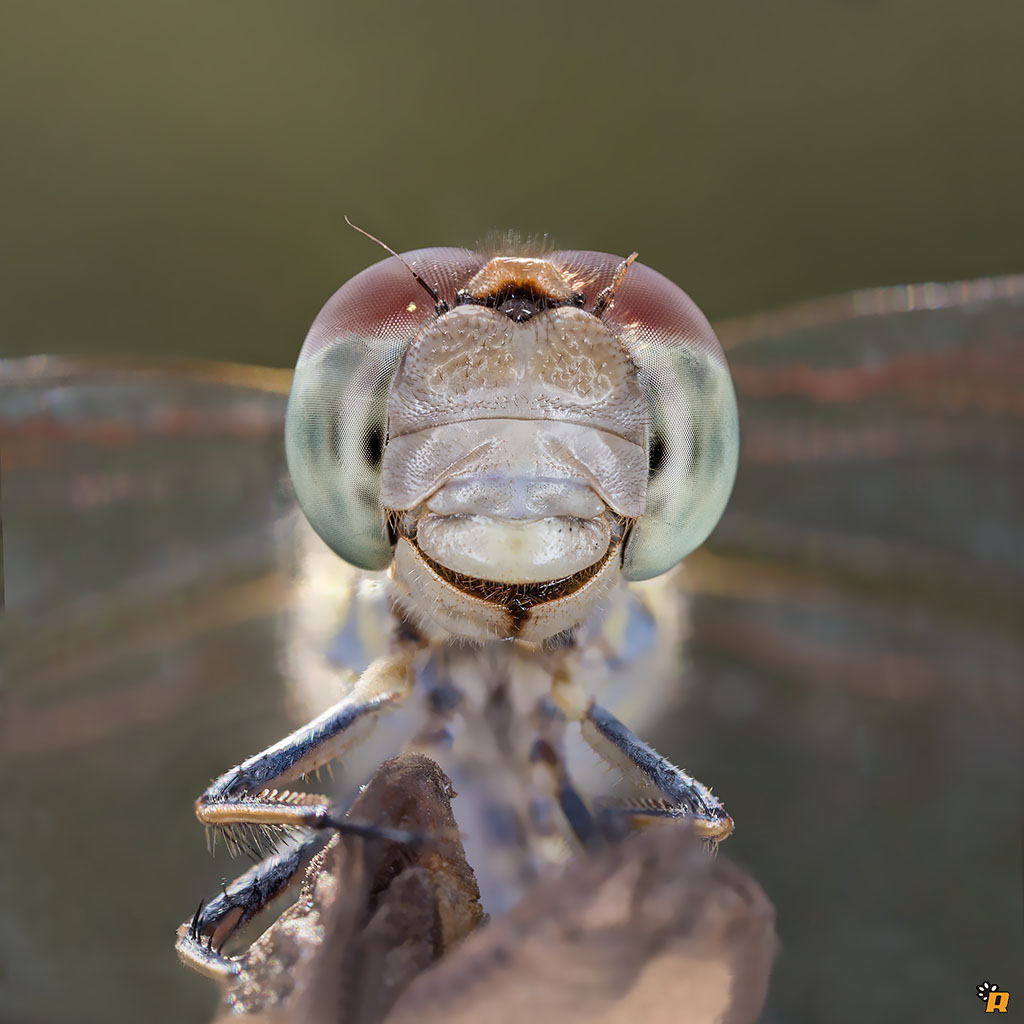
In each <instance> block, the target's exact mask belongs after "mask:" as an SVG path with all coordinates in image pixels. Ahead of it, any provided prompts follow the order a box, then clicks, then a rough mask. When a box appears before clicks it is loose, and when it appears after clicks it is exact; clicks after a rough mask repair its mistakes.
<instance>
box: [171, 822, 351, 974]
mask: <svg viewBox="0 0 1024 1024" xmlns="http://www.w3.org/2000/svg"><path fill="white" fill-rule="evenodd" d="M333 839H334V836H333V835H332V834H330V833H327V832H318V833H316V834H315V835H311V836H308V837H307V838H306V839H304V840H303V841H302V842H300V843H297V844H296V845H295V846H293V847H291V848H289V849H286V850H282V851H281V852H280V853H277V854H274V856H272V857H267V859H266V860H263V861H261V862H260V863H259V864H257V865H255V866H254V867H252V868H250V869H249V870H248V871H246V872H245V874H243V875H239V876H238V878H236V879H235V880H234V881H233V882H232V883H231V884H230V885H228V886H225V887H224V891H223V892H222V893H221V894H220V895H219V896H216V897H214V898H213V899H212V900H210V902H209V903H206V904H203V903H200V904H199V909H198V910H196V912H195V914H194V916H193V917H192V919H191V920H189V921H185V922H184V923H183V924H182V925H181V926H180V927H179V928H178V938H177V942H176V943H175V948H176V949H177V952H178V956H179V958H180V959H181V961H182V962H183V963H184V964H186V965H187V966H188V967H191V968H192V969H193V970H196V971H199V973H200V974H205V975H206V976H207V977H209V978H214V979H221V978H225V977H227V976H229V975H231V974H234V973H236V972H237V970H238V965H237V963H236V962H235V961H234V960H231V959H229V958H228V957H226V956H224V955H223V954H222V952H221V951H222V950H223V948H224V946H225V944H226V943H227V942H228V940H229V939H231V938H232V937H233V936H234V935H236V934H238V933H239V932H241V931H242V930H243V929H244V928H245V927H246V925H248V924H249V922H250V921H252V920H253V918H255V917H256V916H257V915H258V914H260V913H261V912H262V911H263V910H265V909H266V908H267V907H268V906H269V905H270V904H271V903H272V902H273V901H274V900H275V899H276V898H277V897H279V896H281V895H282V894H283V893H285V892H286V891H287V890H288V889H290V888H291V887H292V885H293V884H294V882H295V880H296V878H297V877H299V875H300V874H301V873H303V872H305V870H306V869H307V868H308V867H309V865H310V863H311V862H312V861H313V859H314V858H315V857H316V856H317V855H318V854H319V853H320V852H321V851H322V850H324V849H326V847H327V846H328V845H329V844H330V843H331V841H332V840H333Z"/></svg>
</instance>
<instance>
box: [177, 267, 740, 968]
mask: <svg viewBox="0 0 1024 1024" xmlns="http://www.w3.org/2000/svg"><path fill="white" fill-rule="evenodd" d="M635 260H636V253H633V254H632V255H631V256H628V257H626V258H625V259H621V258H618V257H615V256H612V255H609V254H594V253H584V252H573V251H564V252H553V253H550V254H547V255H538V254H537V253H536V252H533V251H527V252H525V253H521V252H517V251H512V252H509V251H503V252H501V253H499V254H498V255H493V256H490V257H488V256H485V255H482V254H479V253H475V252H472V251H467V250H460V249H455V250H449V249H436V250H427V251H416V252H411V253H407V254H406V255H404V256H399V255H397V254H394V255H392V256H391V258H389V259H387V260H384V261H382V262H380V263H378V264H377V265H375V266H374V267H371V268H369V269H368V270H367V271H365V272H364V273H363V274H360V275H358V276H356V277H355V278H354V279H353V280H352V281H350V282H348V283H347V284H346V285H344V286H343V287H342V288H341V289H339V291H338V292H337V293H336V294H335V295H334V296H333V298H332V299H331V300H329V301H328V303H327V304H326V306H325V307H324V308H323V309H322V310H321V312H320V314H319V316H318V317H317V318H316V320H315V321H314V323H313V326H312V327H311V328H310V331H309V334H308V335H307V338H306V341H305V344H304V345H303V349H302V352H301V354H300V356H299V362H298V366H297V368H296V372H295V376H294V380H293V382H292V388H291V393H290V397H289V401H288V413H287V416H286V424H285V450H286V454H287V460H288V468H289V471H290V476H291V480H292V483H293V486H294V489H295V492H296V496H297V499H298V503H299V506H300V508H301V510H302V512H303V513H304V515H305V517H306V519H307V520H308V521H309V523H310V524H311V526H312V527H313V529H314V530H315V532H316V534H317V535H318V536H319V538H320V539H321V540H322V541H323V542H324V543H325V544H326V545H327V547H328V548H329V549H330V550H331V551H333V552H334V553H335V555H337V556H340V558H341V559H342V560H343V561H344V562H345V563H347V564H348V565H350V566H352V567H353V568H354V569H356V570H362V574H356V575H353V574H351V573H349V574H347V578H346V576H341V577H339V579H338V580H337V582H336V583H334V584H329V585H328V588H329V590H330V591H334V592H338V593H341V592H345V591H348V592H349V593H350V594H351V595H352V596H351V599H350V601H349V606H348V607H347V608H344V609H343V608H341V607H337V608H336V611H337V612H338V619H339V621H337V622H335V623H334V624H333V625H332V632H333V633H334V636H333V638H332V639H330V646H331V647H332V648H333V649H334V650H335V652H336V657H341V659H342V660H343V663H344V664H343V670H344V671H347V672H349V673H350V674H351V675H350V678H349V679H348V680H347V685H346V686H345V687H344V692H343V694H342V696H341V697H340V699H339V700H338V701H337V702H336V703H334V704H333V705H332V706H330V707H329V708H328V709H327V710H325V711H322V712H321V713H320V714H319V715H317V716H316V717H315V718H313V719H312V720H311V721H310V722H308V723H307V724H305V725H303V726H301V727H300V728H299V729H297V730H295V731H294V732H293V733H291V734H290V735H289V736H287V737H285V738H284V739H282V740H280V741H278V742H277V743H275V744H273V745H271V746H270V747H268V748H266V749H265V750H263V751H262V752H259V753H257V754H255V755H253V756H251V757H249V758H247V759H246V760H245V761H243V762H241V763H240V764H238V765H237V766H236V767H234V768H232V769H231V770H229V771H228V772H226V773H224V774H223V775H221V776H220V777H219V778H218V779H216V780H215V781H214V782H213V783H212V784H211V785H210V786H209V787H208V788H207V789H206V790H205V791H204V792H203V794H202V795H201V796H200V797H199V799H198V800H197V801H196V815H197V817H198V818H199V820H200V821H201V822H203V823H204V824H205V825H207V826H208V827H209V828H210V829H211V833H212V835H213V837H214V838H216V837H217V835H218V832H220V833H222V834H223V836H224V837H225V839H226V840H227V842H228V843H229V844H231V845H234V846H239V845H242V846H245V847H248V848H249V849H250V850H251V851H253V852H258V851H259V850H260V839H261V838H262V836H263V835H264V834H265V831H266V830H267V829H268V828H270V829H274V828H277V829H281V828H287V829H301V830H303V831H304V832H308V833H310V834H309V835H308V836H306V837H305V838H303V839H301V840H300V841H299V842H298V843H297V845H295V846H293V847H291V848H289V850H288V851H287V852H286V853H275V854H273V855H270V856H268V857H267V859H266V860H265V861H263V862H262V863H261V864H260V866H259V867H257V868H256V869H254V870H253V871H250V872H247V873H246V875H245V876H244V878H240V879H238V880H237V881H236V882H235V883H234V884H233V886H232V887H231V890H230V891H227V890H225V892H224V893H223V894H222V895H221V896H220V897H217V898H216V899H214V900H212V901H211V902H210V903H209V904H207V905H206V907H205V908H204V909H202V910H200V911H198V912H197V914H196V916H195V918H194V919H193V921H191V922H190V923H189V924H188V925H187V926H183V929H182V931H181V933H180V937H179V942H178V951H179V954H180V955H181V957H182V959H183V960H184V961H185V962H186V963H187V964H189V965H190V966H193V967H196V968H197V969H198V970H201V971H204V972H206V973H209V974H211V975H214V976H220V975H227V974H229V973H231V972H233V971H235V970H236V965H235V964H234V963H233V962H232V961H231V960H229V959H227V958H226V957H225V956H223V955H222V953H221V949H222V947H223V945H224V944H225V942H226V941H227V939H228V938H229V937H230V936H231V935H232V934H233V932H234V931H235V930H236V929H240V928H242V927H244V926H245V925H246V924H247V923H248V922H249V921H250V920H252V919H253V918H255V917H256V916H257V915H258V914H259V913H260V912H262V911H263V910H264V909H265V908H266V905H267V903H268V901H269V900H270V899H271V898H272V897H275V896H277V895H278V894H279V893H280V892H282V891H283V890H285V889H286V888H287V887H288V886H290V885H291V884H292V883H293V882H294V880H295V879H296V878H297V877H299V876H300V875H301V873H302V872H305V871H306V870H307V868H308V867H309V865H310V863H311V862H312V860H313V859H314V858H315V857H317V856H319V855H320V853H321V852H322V851H323V850H324V848H325V845H326V844H327V843H328V842H329V841H330V840H331V839H333V837H334V836H335V835H336V834H337V833H339V832H343V831H352V830H359V831H360V832H364V833H366V834H371V833H374V832H376V833H377V834H380V833H381V830H380V829H379V828H377V829H375V828H374V826H373V825H372V824H370V825H367V824H358V823H356V822H353V821H352V820H350V819H348V818H344V817H343V816H342V814H341V813H340V812H339V810H338V808H337V805H336V803H335V802H334V801H332V800H331V798H330V797H329V796H326V795H321V794H311V793H309V792H307V791H305V790H295V789H293V788H292V785H291V784H292V783H294V782H296V780H304V779H305V778H306V776H307V775H308V774H310V773H311V772H313V771H315V770H317V769H319V768H321V767H323V766H324V765H327V764H330V763H332V762H334V761H337V760H342V761H344V759H345V756H346V755H347V753H348V752H349V751H350V750H351V749H352V748H353V747H355V746H357V745H359V744H361V743H363V742H365V741H366V736H367V734H368V733H369V731H370V730H371V729H372V727H373V726H375V725H376V724H377V722H378V721H379V720H380V719H381V718H385V717H392V716H395V717H404V718H405V719H406V722H405V728H406V730H407V732H408V737H407V739H406V743H405V744H403V745H407V744H409V743H411V744H412V746H414V747H415V748H416V749H418V750H421V751H425V752H429V753H431V754H432V756H435V757H437V758H438V759H439V760H441V761H442V764H443V765H444V767H445V768H446V771H447V772H448V775H449V776H450V777H451V778H452V781H453V783H454V785H455V787H456V789H457V790H459V791H462V792H465V793H467V794H469V793H472V794H474V795H475V794H478V793H479V794H481V795H480V796H479V797H478V798H477V802H478V803H479V813H478V814H477V815H476V817H475V819H474V820H473V821H472V822H471V823H470V824H468V826H467V825H466V824H465V820H466V819H465V816H466V814H467V813H469V811H468V808H467V811H464V812H463V828H464V829H465V831H466V832H467V834H468V835H469V836H471V837H474V845H478V846H479V848H478V849H475V850H471V851H470V862H471V863H473V864H475V865H477V868H476V870H477V876H478V879H479V882H480V886H481V888H482V890H483V894H484V906H485V907H486V908H488V909H489V910H490V911H491V912H492V913H493V912H500V911H503V910H506V909H508V908H509V907H510V906H512V905H514V904H515V903H516V902H518V901H519V899H520V898H521V896H522V893H523V892H524V891H525V888H526V887H527V886H529V885H530V884H531V883H533V882H534V881H535V880H536V879H537V878H538V877H540V876H541V874H542V873H543V870H544V866H545V864H546V863H547V862H549V861H551V860H552V859H555V860H556V862H558V861H559V860H564V859H565V855H564V852H563V851H565V850H567V849H574V848H575V847H580V848H586V847H587V846H589V845H590V844H591V843H592V841H593V839H594V835H595V831H596V830H599V829H600V828H601V824H600V822H599V820H597V819H595V816H594V815H593V814H592V813H591V810H590V806H589V802H588V801H587V800H586V799H585V797H584V796H582V795H581V792H580V788H579V787H578V785H577V782H576V781H575V773H574V772H573V770H572V767H571V765H570V762H569V756H568V751H567V748H568V744H567V742H566V732H567V729H568V727H570V726H576V727H577V728H578V731H579V733H580V735H581V736H582V737H583V738H584V739H585V741H586V742H587V743H588V744H589V746H590V747H591V748H592V749H593V750H594V751H595V752H596V753H598V754H599V755H600V756H601V757H602V758H603V759H604V760H605V761H606V762H608V764H609V765H610V766H615V767H619V766H621V767H622V769H623V770H624V771H627V772H631V773H632V774H633V775H634V776H635V778H636V781H637V782H638V783H640V784H646V786H647V788H648V790H649V791H650V792H649V795H648V797H647V798H645V799H637V800H633V801H625V800H623V801H620V802H619V803H618V810H619V812H620V817H622V818H626V817H628V819H629V820H630V823H631V824H633V823H635V822H643V821H645V820H646V821H653V820H658V819H668V820H682V819H685V820H686V822H687V824H688V825H690V826H691V827H693V828H695V829H696V830H697V831H698V832H699V833H700V835H701V836H702V837H703V838H704V839H706V840H707V841H708V843H709V844H711V845H714V844H717V842H718V841H720V840H721V839H724V838H725V837H726V836H728V835H729V834H730V832H731V831H732V828H733V823H732V819H731V818H730V817H729V815H728V813H727V812H726V811H725V809H724V807H723V806H722V804H721V802H720V801H719V800H718V798H717V797H716V796H714V795H713V794H712V792H711V790H710V789H709V788H708V787H706V786H704V785H703V784H702V783H700V782H699V781H697V780H696V779H695V778H693V777H692V776H690V775H689V774H687V773H686V772H685V771H683V770H682V769H679V768H676V767H675V766H673V765H672V764H671V763H670V762H669V761H668V760H667V759H666V758H664V757H662V756H661V755H659V754H658V753H657V752H656V751H655V750H654V749H653V748H651V747H650V746H649V745H648V744H646V743H645V742H644V741H643V740H641V739H640V738H639V737H638V736H637V735H636V733H634V732H633V731H632V730H631V729H630V728H629V727H628V726H627V725H625V724H624V723H623V722H622V721H621V720H620V719H619V718H618V717H617V716H616V715H615V714H614V713H613V711H612V710H610V709H609V707H608V705H607V704H606V703H598V701H597V699H596V698H595V691H599V692H601V693H604V692H607V691H613V690H615V689H621V688H622V687H624V686H635V685H636V681H637V679H640V678H643V679H650V680H651V681H652V684H653V685H652V691H653V690H654V689H656V688H657V689H663V688H664V683H659V681H658V679H657V675H658V674H659V673H661V674H662V675H668V676H670V677H671V675H673V674H674V666H673V665H672V664H671V661H672V659H671V657H670V656H668V655H666V654H665V653H664V651H665V650H666V648H667V649H668V651H671V650H672V647H673V638H674V632H673V631H672V629H671V626H670V627H669V628H668V629H667V630H662V631H661V635H659V632H658V630H657V629H656V628H655V626H656V619H655V615H654V611H653V600H652V596H653V595H652V594H651V593H649V592H644V591H642V590H638V589H637V588H635V587H634V588H631V587H630V586H629V584H634V583H640V582H642V581H645V580H649V579H652V578H655V577H661V576H662V575H664V574H665V573H667V572H669V571H670V570H671V569H673V568H674V567H675V566H676V565H677V564H678V563H679V562H680V561H681V560H682V558H683V557H684V556H685V555H686V554H687V553H689V552H690V551H691V550H692V549H693V548H695V547H697V546H698V545H699V544H700V543H701V542H702V541H703V540H704V539H705V537H706V536H707V534H708V533H709V532H710V530H711V528H712V527H713V526H714V524H715V523H716V522H717V520H718V518H719V516H720V514H721V512H722V509H723V507H724V505H725V502H726V500H727V498H728V494H729V492H730V490H731V488H732V482H733V478H734V476H735V470H736V462H737V455H738V428H737V412H736V402H735V396H734V392H733V389H732V385H731V380H730V377H729V373H728V369H727V367H726V365H725V359H724V355H723V353H722V350H721V347H720V346H719V345H718V342H717V339H716V338H715V335H714V332H713V331H712V329H711V327H710V325H709V324H708V322H707V320H706V319H705V318H704V317H703V316H702V314H701V313H700V311H699V310H698V309H697V307H696V306H695V305H694V303H693V302H692V301H691V300H690V299H689V298H688V296H686V294H685V293H684V292H683V291H682V290H681V289H679V288H678V286H676V285H674V284H672V283H671V282H670V281H669V280H668V279H667V278H665V277H663V276H662V275H660V274H658V273H657V272H655V271H653V270H651V269H650V268H648V267H646V266H644V265H642V264H638V263H635ZM424 295H426V297H427V301H424ZM375 571H376V572H377V573H378V576H377V577H376V578H374V579H367V578H366V576H365V575H364V574H365V573H374V572H375ZM381 573H386V576H382V575H380V574H381ZM364 583H372V584H376V587H375V590H374V591H371V592H370V594H369V596H368V597H367V598H366V599H365V600H364V599H363V596H362V595H363V590H362V585H363V584H364ZM367 602H372V603H373V605H374V606H375V607H376V608H377V609H378V611H379V615H378V619H379V621H378V623H377V630H376V634H377V636H378V637H379V638H380V639H379V640H378V641H377V643H378V645H379V643H380V642H381V641H383V643H384V646H385V649H384V651H383V652H382V653H380V654H379V655H378V656H377V657H375V658H374V659H373V660H372V661H369V662H368V661H367V659H366V652H365V649H364V645H362V644H360V643H359V642H358V638H357V637H356V636H354V635H352V631H351V630H350V629H349V619H350V618H352V617H358V616H359V615H360V614H361V613H362V612H363V611H364V607H363V606H364V605H365V604H366V603H367ZM616 619H620V620H625V621H626V622H627V625H626V627H625V630H624V632H625V633H626V643H627V644H628V645H630V646H631V647H633V648H635V650H633V651H629V650H627V649H626V647H625V646H624V645H623V643H622V642H621V637H620V635H619V634H621V633H622V632H623V630H622V629H621V628H620V629H617V628H616V626H615V625H614V620H616ZM631 619H632V620H633V621H632V622H630V621H629V620H631ZM609 622H611V623H612V624H611V625H607V624H608V623H609ZM645 627H646V629H645ZM644 631H646V632H647V633H648V641H647V643H644V642H643V639H642V638H641V635H640V634H641V633H643V632H644ZM346 640H349V641H351V643H347V644H346ZM343 647H347V648H348V649H346V650H345V651H344V653H343V654H342V653H341V649H342V648H343ZM410 705H412V706H413V710H412V712H411V713H406V714H405V715H404V716H402V712H408V711H409V706H410ZM460 733H461V735H460ZM545 776H546V778H545ZM520 782H522V783H523V784H520ZM471 799H473V798H472V797H468V796H467V800H466V803H469V801H470V800H471ZM608 813H609V812H608V810H607V809H605V811H604V814H605V816H607V814H608ZM384 834H385V837H387V836H391V837H392V838H393V835H392V833H391V832H390V831H388V830H385V833H384ZM477 840H478V841H477Z"/></svg>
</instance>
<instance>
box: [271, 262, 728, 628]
mask: <svg viewBox="0 0 1024 1024" xmlns="http://www.w3.org/2000/svg"><path fill="white" fill-rule="evenodd" d="M402 259H403V260H404V262H402V261H401V260H398V259H394V258H393V259H392V260H387V261H384V262H383V263H381V264H378V265H377V266H376V267H372V268H370V269H369V270H368V271H364V273H363V274H361V275H359V276H358V277H356V278H354V279H353V280H352V281H350V282H349V283H348V284H346V285H345V286H344V287H343V288H342V289H341V290H340V291H339V292H338V293H337V294H336V295H335V296H334V298H332V300H331V301H330V302H329V303H328V304H327V306H325V308H324V310H323V311H322V312H321V314H320V316H319V317H318V318H317V321H316V322H315V323H314V325H313V328H312V329H311V331H310V334H309V337H308V338H307V341H306V345H305V346H304V348H303V352H302V355H301V356H300V360H299V365H298V367H297V370H296V376H295V383H294V385H293V390H292V396H291V399H290V401H289V412H288V428H287V439H286V440H287V449H288V459H289V467H290V469H291V472H292V477H293V481H294V483H295V488H296V493H297V495H298V497H299V501H300V503H301V504H302V506H303V509H304V511H305V512H306V515H307V516H308V518H309V519H310V521H311V522H312V524H313V526H314V527H315V528H316V529H317V531H318V532H319V533H320V534H321V536H322V537H323V538H324V539H325V540H326V541H327V543H328V544H329V545H330V546H331V547H333V548H334V550H335V551H337V552H338V553H339V554H340V555H341V556H342V557H343V558H346V559H347V560H348V561H350V562H353V563H354V564H356V565H358V566H361V567H363V568H370V569H380V568H385V567H388V566H391V567H392V575H393V578H394V581H395V587H396V590H397V594H398V599H399V603H400V604H401V605H402V606H403V607H404V608H405V609H406V610H407V611H408V612H409V613H410V614H415V615H418V616H420V617H422V618H426V619H429V620H430V621H432V622H434V623H435V624H437V625H440V626H441V627H443V628H444V629H446V630H448V631H449V632H451V633H453V634H455V635H459V636H464V637H470V638H472V639H488V638H496V637H497V638H507V637H519V638H522V639H530V640H542V639H545V638H547V637H550V636H554V635H555V634H558V633H561V632H563V631H565V630H567V629H571V628H572V627H574V626H575V625H578V624H579V623H580V622H582V621H583V620H584V619H585V618H586V617H587V616H588V615H589V614H590V613H591V611H592V610H593V609H594V607H595V606H596V605H597V604H598V603H599V602H600V599H601V597H602V595H604V594H606V593H607V592H608V590H609V589H610V588H611V587H613V586H615V585H616V584H617V583H618V582H619V580H621V579H623V578H625V579H627V580H631V579H646V578H648V577H651V576H655V575H658V574H660V573H662V572H664V571H666V570H667V569H669V568H671V567H672V566H673V565H675V564H676V563H677V562H678V561H679V560H680V559H681V558H682V557H683V556H684V555H685V554H687V553H688V552H689V551H690V550H692V549H693V548H694V547H696V546H697V545H698V544H699V543H701V542H702V541H703V539H704V537H706V535H707V534H708V532H710V530H711V528H712V527H713V526H714V524H715V522H716V521H717V519H718V517H719V516H720V514H721V511H722V509H723V508H724V505H725V501H726V499H727V497H728V494H729V491H730V489H731V487H732V480H733V476H734V474H735V466H736V456H737V448H738V429H737V421H736V406H735V398H734V396H733V391H732V386H731V382H730V379H729V373H728V370H727V368H726V366H725V361H724V357H723V355H722V351H721V348H720V346H719V345H718V342H717V340H716V339H715V337H714V334H713V332H712V331H711V328H710V326H709V325H708V324H707V321H706V320H705V319H704V318H703V316H702V315H701V314H700V312H699V310H697V308H696V306H694V305H693V303H692V302H691V301H690V299H689V298H688V297H687V296H686V295H685V294H684V293H683V292H682V291H681V290H680V289H678V288H677V287H676V286H675V285H674V284H672V283H671V282H669V281H668V280H667V279H666V278H664V277H662V276H661V275H660V274H657V273H655V272H654V271H652V270H650V269H649V268H647V267H644V266H642V265H640V264H632V257H631V258H630V259H629V260H625V261H623V260H620V259H618V258H617V257H614V256H610V255H607V254H602V253H585V252H583V253H581V252H569V253H552V254H549V255H546V256H529V255H522V254H519V255H516V256H508V255H499V256H497V257H494V258H491V259H488V258H486V257H483V256H481V255H479V254H477V253H472V252H470V251H468V250H459V249H451V250H445V249H441V250H422V251H420V252H414V253H407V254H405V255H404V257H403V258H402ZM410 268H412V269H413V270H414V273H415V274H417V275H419V277H420V278H422V279H424V280H426V281H427V282H428V283H429V285H430V286H432V287H436V288H437V292H438V296H439V301H438V303H437V305H436V306H435V307H434V308H430V307H429V304H424V303H423V302H422V292H421V291H420V290H419V286H418V285H417V284H416V282H415V281H414V280H413V275H412V274H410V273H409V270H410Z"/></svg>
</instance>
